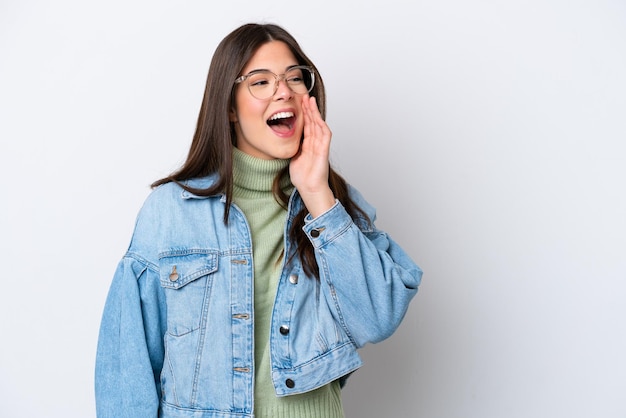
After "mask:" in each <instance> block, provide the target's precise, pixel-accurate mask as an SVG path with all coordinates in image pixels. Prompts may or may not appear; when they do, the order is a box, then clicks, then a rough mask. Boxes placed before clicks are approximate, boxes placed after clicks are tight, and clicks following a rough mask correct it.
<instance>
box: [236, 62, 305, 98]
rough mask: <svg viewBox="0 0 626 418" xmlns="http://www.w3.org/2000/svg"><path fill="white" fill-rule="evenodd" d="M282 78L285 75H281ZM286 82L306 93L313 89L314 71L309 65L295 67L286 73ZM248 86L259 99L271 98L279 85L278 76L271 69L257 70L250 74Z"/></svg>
mask: <svg viewBox="0 0 626 418" xmlns="http://www.w3.org/2000/svg"><path fill="white" fill-rule="evenodd" d="M280 78H281V79H282V78H283V77H280ZM284 80H285V83H286V84H287V85H288V86H289V88H290V89H291V91H293V92H294V93H296V94H305V93H308V92H310V91H311V90H312V89H313V83H314V82H315V80H314V76H313V72H312V71H311V70H310V69H309V68H308V67H294V68H292V69H290V70H289V71H287V72H286V73H285V74H284ZM247 81H248V88H249V89H250V93H252V95H253V96H254V97H256V98H257V99H261V100H265V99H269V98H270V97H272V96H273V95H274V94H275V93H276V88H277V87H278V84H277V80H276V76H275V75H274V73H272V72H270V71H257V72H255V73H254V74H250V75H249V76H248V80H247Z"/></svg>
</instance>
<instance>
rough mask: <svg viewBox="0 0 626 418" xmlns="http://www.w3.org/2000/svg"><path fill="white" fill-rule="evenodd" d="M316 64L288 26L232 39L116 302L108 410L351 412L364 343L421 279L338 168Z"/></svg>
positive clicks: (103, 368) (216, 415)
mask: <svg viewBox="0 0 626 418" xmlns="http://www.w3.org/2000/svg"><path fill="white" fill-rule="evenodd" d="M324 116H325V94H324V85H323V82H322V79H321V77H320V75H319V73H318V72H317V69H316V68H315V66H314V65H313V63H312V62H311V61H310V60H309V59H308V58H307V57H306V55H305V54H304V52H303V51H302V50H301V48H300V46H299V45H298V44H297V42H296V41H295V40H294V39H293V37H292V36H291V35H289V34H288V33H287V32H286V31H285V30H284V29H282V28H280V27H278V26H275V25H269V24H268V25H258V24H248V25H244V26H242V27H240V28H238V29H236V30H235V31H233V32H232V33H231V34H229V35H228V36H227V37H226V38H224V40H223V41H222V42H221V43H220V45H219V46H218V48H217V50H216V52H215V55H214V57H213V61H212V63H211V66H210V69H209V74H208V79H207V83H206V90H205V94H204V99H203V102H202V107H201V109H200V115H199V117H198V124H197V129H196V132H195V135H194V138H193V142H192V145H191V149H190V151H189V155H188V157H187V160H186V162H185V163H184V165H183V166H182V167H181V168H180V169H179V170H178V171H176V172H174V173H173V174H171V175H170V176H168V177H167V178H164V179H162V180H159V181H157V182H155V183H154V184H153V186H154V187H155V189H154V191H153V192H152V193H151V195H150V196H149V197H148V199H147V200H146V202H145V204H144V205H143V207H142V209H141V211H140V213H139V216H138V218H137V223H136V226H135V231H134V234H133V237H132V240H131V243H130V246H129V248H128V251H127V252H126V254H125V256H124V257H123V259H122V261H121V262H120V264H119V266H118V269H117V271H116V273H115V276H114V278H113V283H112V285H111V289H110V291H109V295H108V298H107V302H106V306H105V309H104V314H103V318H102V324H101V329H100V337H99V342H98V353H97V360H96V404H97V411H98V416H99V417H115V418H120V417H132V418H141V417H157V416H158V417H194V418H230V417H238V418H242V417H252V416H255V417H272V418H281V417H289V418H298V417H318V418H322V417H323V418H335V417H342V416H343V412H342V406H341V397H340V387H341V386H342V385H343V383H344V382H345V379H346V378H347V377H348V375H350V373H352V372H353V371H355V370H356V369H357V368H359V367H360V366H361V360H360V358H359V355H358V354H357V349H358V348H360V347H362V346H363V345H364V344H366V343H373V342H378V341H381V340H383V339H385V338H387V337H388V336H390V335H391V334H392V333H393V332H394V331H395V329H396V328H397V327H398V325H399V324H400V321H401V320H402V318H403V317H404V315H405V312H406V310H407V307H408V304H409V301H410V300H411V299H412V298H413V296H414V295H415V294H416V292H417V288H418V285H419V283H420V279H421V274H422V272H421V270H420V269H419V267H418V266H416V265H415V263H413V261H411V259H410V258H409V257H408V256H407V255H406V254H405V252H404V251H403V250H402V249H401V248H400V247H399V246H398V245H397V244H396V243H395V242H394V241H393V240H391V238H389V237H388V236H387V235H386V234H385V233H384V232H382V231H380V230H378V229H377V228H376V227H375V226H374V223H373V222H374V218H375V213H374V209H373V208H372V207H371V206H370V205H369V204H368V203H367V202H366V201H365V200H363V198H362V197H361V195H360V194H359V193H358V192H357V191H356V190H355V189H354V188H352V187H351V186H349V185H348V184H347V183H346V182H345V181H344V180H343V179H342V178H341V177H340V176H339V175H338V174H337V173H336V172H335V171H333V170H332V169H331V168H330V166H329V161H328V158H329V148H330V139H331V131H330V129H329V128H328V126H327V125H326V123H325V121H324Z"/></svg>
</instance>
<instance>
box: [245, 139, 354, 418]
mask: <svg viewBox="0 0 626 418" xmlns="http://www.w3.org/2000/svg"><path fill="white" fill-rule="evenodd" d="M288 164H289V160H262V159H259V158H255V157H252V156H250V155H248V154H245V153H243V152H242V151H240V150H238V149H237V148H234V149H233V203H234V204H235V205H237V207H239V209H241V210H242V211H243V213H244V214H245V216H246V219H247V220H248V225H249V227H250V231H251V233H252V256H253V260H254V361H255V367H254V369H255V380H254V383H255V387H254V405H255V406H254V414H255V418H342V417H343V408H342V405H341V394H340V391H341V389H340V388H339V383H338V382H333V383H330V384H328V385H326V386H323V387H321V388H319V389H316V390H314V391H311V392H307V393H303V394H299V395H291V396H285V397H277V396H276V392H275V391H274V386H273V384H272V379H271V368H270V365H271V363H270V356H269V336H270V323H271V320H272V309H273V307H274V299H275V296H276V288H277V286H278V278H279V274H280V268H281V261H282V260H281V253H282V250H283V235H284V229H285V221H286V216H287V211H286V210H285V209H284V208H283V207H281V206H280V205H279V204H278V203H277V202H276V200H275V199H274V195H273V193H272V184H273V182H274V178H275V177H276V175H277V174H278V172H279V171H280V170H282V169H283V168H285V167H286V166H287V165H288ZM281 186H283V191H285V192H286V193H287V194H290V193H291V192H292V191H293V186H292V185H291V183H288V182H285V184H282V185H281Z"/></svg>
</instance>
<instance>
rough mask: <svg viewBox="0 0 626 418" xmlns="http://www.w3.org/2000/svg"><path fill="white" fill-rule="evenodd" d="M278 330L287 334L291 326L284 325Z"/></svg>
mask: <svg viewBox="0 0 626 418" xmlns="http://www.w3.org/2000/svg"><path fill="white" fill-rule="evenodd" d="M278 331H280V333H281V334H283V335H287V334H289V327H288V326H287V325H283V326H281V327H280V329H279V330H278Z"/></svg>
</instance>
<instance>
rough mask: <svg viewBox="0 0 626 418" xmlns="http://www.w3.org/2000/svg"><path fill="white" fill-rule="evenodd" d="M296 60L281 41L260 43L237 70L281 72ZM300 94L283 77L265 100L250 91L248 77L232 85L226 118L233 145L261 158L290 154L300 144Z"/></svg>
mask: <svg viewBox="0 0 626 418" xmlns="http://www.w3.org/2000/svg"><path fill="white" fill-rule="evenodd" d="M294 65H298V61H297V60H296V58H295V57H294V55H293V54H292V53H291V51H290V50H289V47H288V46H287V44H285V43H284V42H281V41H271V42H268V43H266V44H264V45H262V46H261V47H260V48H259V49H258V50H257V51H256V53H255V54H254V55H253V56H252V58H251V59H250V61H248V64H247V65H246V66H245V67H244V69H243V71H242V73H241V74H248V73H249V72H251V71H254V70H260V69H265V70H270V71H271V72H273V73H274V74H277V75H281V74H284V73H285V71H286V70H287V69H288V68H289V67H291V66H294ZM302 97H303V95H302V94H295V93H294V92H293V91H291V89H290V88H289V87H288V86H287V85H286V83H285V82H284V80H282V79H281V81H280V82H279V83H278V90H276V93H275V94H274V95H273V96H272V97H270V98H269V99H266V100H259V99H257V98H255V97H254V96H252V94H250V90H249V89H248V80H245V81H243V82H242V83H239V84H238V85H237V86H236V87H235V108H234V109H232V110H231V112H230V121H231V122H234V123H235V133H236V135H237V142H236V145H237V148H239V149H240V150H241V151H243V152H245V153H246V154H249V155H252V156H254V157H257V158H262V159H265V160H270V159H277V158H279V159H287V158H291V157H293V156H294V155H296V153H297V152H298V150H299V148H300V139H301V138H302V130H303V127H304V117H303V116H302Z"/></svg>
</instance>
